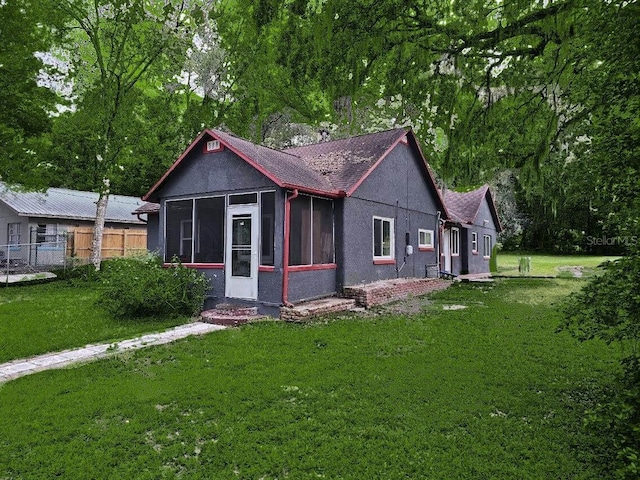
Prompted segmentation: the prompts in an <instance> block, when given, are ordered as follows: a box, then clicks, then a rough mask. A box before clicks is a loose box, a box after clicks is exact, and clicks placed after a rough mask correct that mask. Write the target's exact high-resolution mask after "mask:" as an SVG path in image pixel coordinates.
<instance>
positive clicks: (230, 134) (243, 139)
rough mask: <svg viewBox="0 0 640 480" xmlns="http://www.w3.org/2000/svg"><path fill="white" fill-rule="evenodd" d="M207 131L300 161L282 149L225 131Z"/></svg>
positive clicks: (210, 129) (215, 129)
mask: <svg viewBox="0 0 640 480" xmlns="http://www.w3.org/2000/svg"><path fill="white" fill-rule="evenodd" d="M207 131H208V132H212V133H222V134H223V135H229V136H230V137H233V138H235V139H238V140H240V141H243V142H247V143H250V144H251V145H253V146H255V147H260V148H266V149H268V150H271V151H272V152H276V153H284V154H285V155H289V156H291V157H294V158H297V159H300V160H301V158H300V157H299V156H298V155H294V154H293V153H289V152H287V151H286V149H282V150H281V149H277V148H273V147H269V146H268V145H263V144H261V143H254V142H252V141H251V140H248V139H246V138H242V137H240V136H238V135H236V134H234V133H229V132H225V131H223V130H219V129H217V128H209V129H207Z"/></svg>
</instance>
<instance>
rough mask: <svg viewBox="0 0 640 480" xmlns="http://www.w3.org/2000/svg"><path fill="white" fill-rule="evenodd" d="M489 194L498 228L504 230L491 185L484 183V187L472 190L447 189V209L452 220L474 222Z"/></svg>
mask: <svg viewBox="0 0 640 480" xmlns="http://www.w3.org/2000/svg"><path fill="white" fill-rule="evenodd" d="M487 194H488V195H489V198H488V199H487V201H488V202H489V208H490V209H491V211H492V213H493V214H494V215H495V221H496V228H497V230H498V231H500V230H502V227H501V226H500V221H499V219H498V213H497V212H496V210H495V205H494V203H493V198H492V197H491V192H490V191H489V185H483V186H482V187H480V188H478V189H476V190H472V191H470V192H454V191H453V190H445V193H444V203H445V204H446V205H447V211H448V212H449V216H450V217H451V218H450V220H452V221H454V222H459V223H467V224H472V223H474V222H475V220H476V217H477V216H478V211H479V210H480V205H481V204H482V200H483V199H484V198H485V197H486V196H487Z"/></svg>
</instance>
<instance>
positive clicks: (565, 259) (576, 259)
mask: <svg viewBox="0 0 640 480" xmlns="http://www.w3.org/2000/svg"><path fill="white" fill-rule="evenodd" d="M520 257H530V258H531V270H530V271H529V273H528V275H533V276H552V277H561V278H581V277H590V276H593V275H595V274H597V273H598V271H599V269H598V265H600V264H601V263H603V262H606V261H607V260H614V259H616V258H619V257H605V256H592V255H541V254H529V253H511V252H505V253H503V252H500V253H499V254H498V275H508V276H520V272H519V271H518V260H519V259H520Z"/></svg>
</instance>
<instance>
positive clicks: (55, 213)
mask: <svg viewBox="0 0 640 480" xmlns="http://www.w3.org/2000/svg"><path fill="white" fill-rule="evenodd" d="M0 201H1V202H3V203H5V204H6V205H7V206H8V207H9V208H11V209H12V210H13V211H15V212H16V214H18V215H19V216H21V217H37V218H59V219H69V220H89V221H93V220H95V218H96V202H97V201H98V194H97V193H94V192H82V191H78V190H68V189H66V188H49V189H47V191H46V192H24V191H14V190H9V189H8V188H7V187H6V185H3V184H1V183H0ZM144 203H145V202H143V201H142V200H141V199H139V198H136V197H128V196H124V195H109V203H108V205H107V215H106V218H105V221H107V222H117V223H131V224H138V225H142V224H144V222H143V221H141V220H139V219H138V218H137V217H136V216H135V215H134V214H133V211H134V210H136V209H137V208H139V207H140V206H142V205H143V204H144Z"/></svg>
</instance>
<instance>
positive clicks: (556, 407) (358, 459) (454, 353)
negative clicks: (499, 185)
mask: <svg viewBox="0 0 640 480" xmlns="http://www.w3.org/2000/svg"><path fill="white" fill-rule="evenodd" d="M580 284H582V282H581V281H575V280H564V279H557V280H539V279H504V280H500V281H499V282H497V283H496V285H495V286H494V285H491V284H455V285H453V286H452V287H451V288H450V289H449V290H447V291H444V292H440V293H438V294H436V295H435V296H434V297H432V298H433V303H432V304H431V305H428V306H427V307H425V310H424V311H423V312H422V313H420V314H417V315H414V316H402V315H391V314H388V313H380V314H379V315H377V316H375V315H369V316H348V317H347V316H345V317H333V318H328V319H325V320H324V321H317V322H314V323H312V324H287V323H281V322H266V323H258V324H252V325H246V326H243V327H241V328H237V329H229V330H224V331H220V332H216V333H213V334H209V335H207V336H204V337H200V338H191V339H188V340H183V341H180V342H178V343H176V344H173V345H167V346H159V347H153V348H149V349H145V350H139V351H135V352H128V353H125V354H122V355H121V356H118V357H115V358H111V359H108V360H103V361H100V362H96V363H92V364H88V365H84V366H80V367H77V368H71V369H67V370H57V371H47V372H42V373H39V374H36V375H31V376H28V377H24V378H20V379H18V380H15V381H12V382H8V383H6V384H4V385H3V386H1V387H0V478H20V479H42V478H68V479H84V478H87V479H88V478H101V479H108V478H113V479H121V478H136V479H137V478H141V479H156V478H189V479H192V478H202V479H229V478H242V479H258V478H265V479H275V478H291V479H311V478H332V479H338V478H341V479H342V478H346V479H364V478H367V479H368V478H371V479H376V478H380V479H400V478H403V479H406V478H411V479H414V478H433V479H457V478H459V479H471V478H473V479H475V478H496V479H514V478H517V479H536V480H537V479H541V478H572V479H596V478H603V475H604V474H603V472H602V471H599V469H598V458H597V456H596V453H595V452H596V451H595V450H594V449H595V448H597V447H598V442H599V440H598V439H597V438H595V437H593V436H589V435H588V434H586V433H585V432H584V431H583V430H582V428H581V425H582V416H583V411H584V409H585V408H586V407H588V406H589V405H590V404H591V403H592V402H593V401H594V398H593V397H592V395H591V392H592V388H594V387H595V386H598V385H601V384H605V383H606V382H607V381H608V379H609V378H610V376H611V373H612V372H613V370H614V369H615V368H616V361H617V358H618V355H619V353H618V352H617V351H615V350H613V349H612V348H610V347H607V346H605V345H604V344H602V343H599V342H587V343H582V344H581V343H578V342H576V341H575V340H574V339H573V338H571V337H570V336H569V335H568V334H567V333H566V332H561V333H556V332H555V331H556V327H557V325H558V324H559V322H560V318H559V316H558V314H557V313H556V312H555V310H554V307H553V304H554V303H555V302H557V301H559V300H560V299H561V298H562V297H563V296H564V295H565V294H566V293H568V292H569V291H571V290H575V289H576V288H578V287H579V286H580ZM452 305H463V306H466V307H467V308H466V309H459V310H448V309H445V308H450V306H452Z"/></svg>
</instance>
